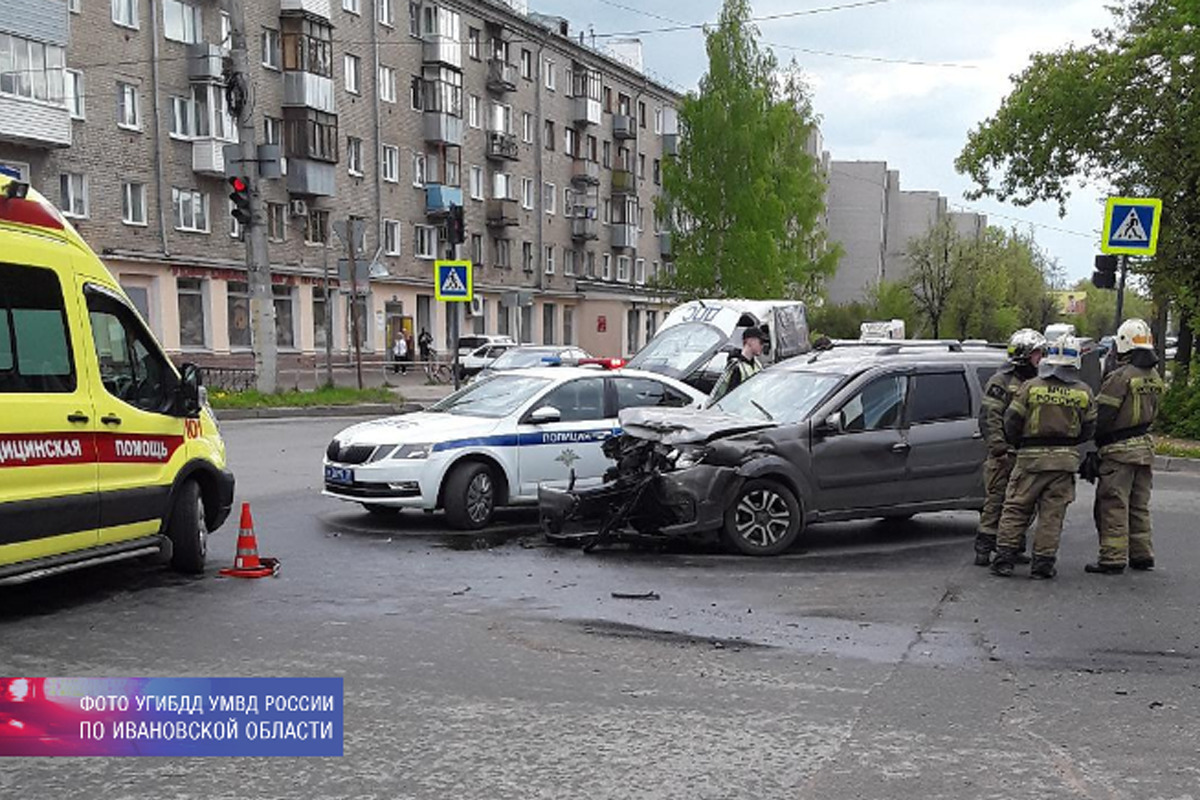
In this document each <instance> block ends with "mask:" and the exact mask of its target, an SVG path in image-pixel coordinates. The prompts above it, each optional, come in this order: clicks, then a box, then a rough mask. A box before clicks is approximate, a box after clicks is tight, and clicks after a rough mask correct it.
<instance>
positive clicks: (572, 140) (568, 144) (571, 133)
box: [563, 126, 579, 158]
mask: <svg viewBox="0 0 1200 800" xmlns="http://www.w3.org/2000/svg"><path fill="white" fill-rule="evenodd" d="M563 152H564V153H566V154H567V155H569V156H570V157H571V158H577V157H578V156H579V137H578V136H577V135H576V133H575V129H574V128H569V127H565V126H564V127H563Z"/></svg>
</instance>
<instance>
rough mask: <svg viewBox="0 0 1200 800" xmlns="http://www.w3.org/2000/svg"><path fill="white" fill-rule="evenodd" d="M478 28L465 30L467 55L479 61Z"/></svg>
mask: <svg viewBox="0 0 1200 800" xmlns="http://www.w3.org/2000/svg"><path fill="white" fill-rule="evenodd" d="M479 37H480V32H479V28H467V55H468V56H470V57H471V58H473V59H475V60H476V61H478V60H479Z"/></svg>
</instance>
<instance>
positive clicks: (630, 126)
mask: <svg viewBox="0 0 1200 800" xmlns="http://www.w3.org/2000/svg"><path fill="white" fill-rule="evenodd" d="M613 138H614V139H636V138H637V120H635V119H634V118H633V117H631V116H629V115H628V114H613Z"/></svg>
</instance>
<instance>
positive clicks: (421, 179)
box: [412, 153, 425, 188]
mask: <svg viewBox="0 0 1200 800" xmlns="http://www.w3.org/2000/svg"><path fill="white" fill-rule="evenodd" d="M412 163H413V186H415V187H417V188H423V187H424V186H425V154H424V153H413V154H412Z"/></svg>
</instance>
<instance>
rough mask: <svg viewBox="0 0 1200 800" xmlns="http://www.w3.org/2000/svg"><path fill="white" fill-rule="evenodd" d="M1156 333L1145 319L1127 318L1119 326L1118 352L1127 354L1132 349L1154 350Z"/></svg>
mask: <svg viewBox="0 0 1200 800" xmlns="http://www.w3.org/2000/svg"><path fill="white" fill-rule="evenodd" d="M1153 349H1154V334H1153V333H1151V331H1150V326H1149V325H1147V324H1146V321H1145V320H1142V319H1137V318H1136V317H1134V318H1133V319H1127V320H1125V321H1124V322H1122V323H1121V327H1119V328H1117V353H1118V354H1119V355H1125V354H1126V353H1128V352H1130V351H1132V350H1153Z"/></svg>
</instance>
